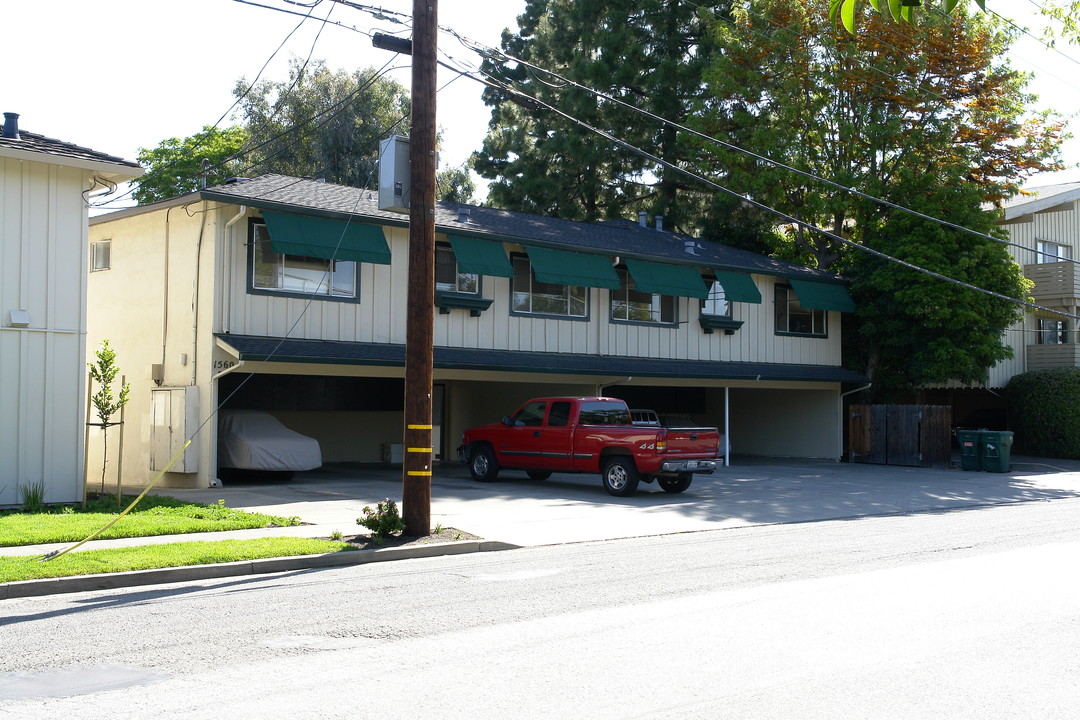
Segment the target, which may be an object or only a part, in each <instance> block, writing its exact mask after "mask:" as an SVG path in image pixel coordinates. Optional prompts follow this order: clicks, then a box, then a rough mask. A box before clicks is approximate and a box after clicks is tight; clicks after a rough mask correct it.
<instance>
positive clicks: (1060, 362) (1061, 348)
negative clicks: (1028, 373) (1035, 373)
mask: <svg viewBox="0 0 1080 720" xmlns="http://www.w3.org/2000/svg"><path fill="white" fill-rule="evenodd" d="M1061 367H1080V344H1077V343H1062V344H1060V345H1028V346H1027V369H1028V370H1051V369H1053V368H1061Z"/></svg>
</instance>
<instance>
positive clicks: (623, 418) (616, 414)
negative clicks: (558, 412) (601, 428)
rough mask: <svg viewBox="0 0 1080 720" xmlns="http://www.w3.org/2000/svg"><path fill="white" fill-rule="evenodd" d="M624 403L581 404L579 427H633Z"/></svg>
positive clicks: (592, 401)
mask: <svg viewBox="0 0 1080 720" xmlns="http://www.w3.org/2000/svg"><path fill="white" fill-rule="evenodd" d="M633 424H634V423H633V421H632V420H631V419H630V411H629V410H627V409H626V403H624V402H611V401H610V400H589V401H587V402H583V403H581V416H580V417H579V418H578V425H633Z"/></svg>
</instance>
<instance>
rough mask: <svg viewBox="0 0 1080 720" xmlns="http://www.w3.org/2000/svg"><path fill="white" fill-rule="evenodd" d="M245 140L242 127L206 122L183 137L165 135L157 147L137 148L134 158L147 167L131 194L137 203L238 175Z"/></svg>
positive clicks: (194, 188) (181, 193) (171, 195)
mask: <svg viewBox="0 0 1080 720" xmlns="http://www.w3.org/2000/svg"><path fill="white" fill-rule="evenodd" d="M247 141H248V132H247V130H245V129H244V128H242V127H237V126H233V127H228V128H224V129H219V128H215V127H212V126H210V125H207V126H206V127H204V128H203V129H202V132H198V133H195V134H194V135H190V136H188V137H186V138H175V137H174V138H168V139H167V140H162V141H161V142H160V143H158V146H157V147H156V148H139V154H138V155H137V156H136V159H137V160H138V161H139V164H140V165H142V166H143V167H144V168H146V172H145V173H143V175H142V177H141V178H139V180H138V183H139V184H138V187H136V189H135V191H134V193H133V195H134V197H135V201H136V202H137V203H139V204H140V205H143V204H145V203H150V202H155V201H157V200H164V199H165V198H168V197H173V196H174V195H184V194H186V193H190V192H195V191H196V190H198V189H199V188H200V187H203V186H204V185H213V184H214V183H215V182H220V181H222V180H225V179H227V178H230V177H233V176H235V175H237V174H239V172H240V170H241V168H242V167H243V162H242V160H241V159H240V151H241V149H242V148H243V147H244V144H245V143H246V142H247Z"/></svg>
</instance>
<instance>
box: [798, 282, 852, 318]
mask: <svg viewBox="0 0 1080 720" xmlns="http://www.w3.org/2000/svg"><path fill="white" fill-rule="evenodd" d="M791 287H792V288H793V289H794V290H795V294H796V295H798V296H799V304H800V305H802V306H803V307H804V308H809V309H811V310H838V311H839V312H848V313H850V312H855V302H854V301H853V300H852V299H851V295H849V294H848V290H847V287H845V286H843V285H834V284H832V283H821V282H813V281H811V280H795V279H792V280H791Z"/></svg>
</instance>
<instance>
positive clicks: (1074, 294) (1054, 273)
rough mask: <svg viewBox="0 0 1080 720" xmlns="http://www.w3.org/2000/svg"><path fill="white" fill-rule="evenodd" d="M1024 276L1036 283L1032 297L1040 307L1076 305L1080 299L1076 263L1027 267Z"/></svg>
mask: <svg viewBox="0 0 1080 720" xmlns="http://www.w3.org/2000/svg"><path fill="white" fill-rule="evenodd" d="M1024 275H1025V276H1027V278H1028V279H1029V280H1033V281H1034V282H1035V287H1034V288H1033V289H1032V291H1031V296H1032V297H1033V298H1035V302H1037V303H1039V304H1040V305H1066V306H1068V305H1076V304H1078V299H1080V275H1077V272H1076V263H1071V262H1053V263H1039V264H1036V265H1025V266H1024Z"/></svg>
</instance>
